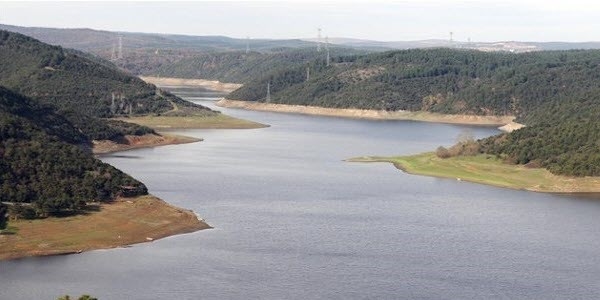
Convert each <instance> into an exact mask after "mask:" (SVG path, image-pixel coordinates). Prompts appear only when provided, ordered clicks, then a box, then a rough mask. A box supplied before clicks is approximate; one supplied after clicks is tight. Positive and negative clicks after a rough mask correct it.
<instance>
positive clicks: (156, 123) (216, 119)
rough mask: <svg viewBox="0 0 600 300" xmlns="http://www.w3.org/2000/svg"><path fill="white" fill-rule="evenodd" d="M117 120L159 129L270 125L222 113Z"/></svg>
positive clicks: (254, 127) (230, 127)
mask: <svg viewBox="0 0 600 300" xmlns="http://www.w3.org/2000/svg"><path fill="white" fill-rule="evenodd" d="M115 120H120V121H123V122H128V123H134V124H138V125H142V126H147V127H150V128H152V129H155V130H158V131H160V130H171V129H257V128H266V127H269V125H267V124H262V123H258V122H254V121H250V120H244V119H238V118H234V117H231V116H228V115H225V114H222V113H219V114H217V115H215V116H208V117H207V116H195V115H190V116H165V115H163V116H141V117H129V118H115ZM161 134H162V133H161Z"/></svg>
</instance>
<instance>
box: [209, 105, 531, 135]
mask: <svg viewBox="0 0 600 300" xmlns="http://www.w3.org/2000/svg"><path fill="white" fill-rule="evenodd" d="M216 104H217V106H220V107H227V108H241V109H248V110H257V111H269V112H282V113H295V114H306V115H318V116H329V117H345V118H355V119H370V120H406V121H421V122H431V123H445V124H460V125H474V126H490V127H492V126H493V127H500V128H499V129H500V130H503V131H506V132H510V131H512V130H515V129H518V128H520V127H519V126H521V127H522V126H523V125H522V124H518V123H514V122H513V120H514V119H515V117H514V116H477V115H449V114H439V113H431V112H424V111H418V112H411V111H393V112H391V111H383V110H368V109H352V108H326V107H317V106H305V105H288V104H275V103H262V102H252V101H242V100H230V99H221V100H219V101H217V103H216ZM509 124H513V125H511V126H506V125H509ZM505 126H506V127H505Z"/></svg>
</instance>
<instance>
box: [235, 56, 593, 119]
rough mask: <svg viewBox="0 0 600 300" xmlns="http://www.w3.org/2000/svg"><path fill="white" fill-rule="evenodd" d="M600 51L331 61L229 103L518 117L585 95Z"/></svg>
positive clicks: (287, 73)
mask: <svg viewBox="0 0 600 300" xmlns="http://www.w3.org/2000/svg"><path fill="white" fill-rule="evenodd" d="M599 63H600V51H597V50H590V51H575V50H573V51H557V52H534V53H526V54H510V53H486V52H479V51H468V50H451V49H431V50H406V51H393V52H385V53H377V54H370V55H363V56H349V57H336V58H334V63H332V64H331V66H329V67H326V66H325V64H324V61H323V59H321V60H318V61H313V62H312V64H311V70H312V75H311V78H310V80H306V76H305V73H306V67H296V68H289V69H285V70H274V71H273V72H270V73H267V74H265V75H264V76H262V77H260V78H256V79H255V80H252V81H250V82H248V83H246V84H245V85H244V86H243V87H242V88H240V89H239V90H237V91H234V92H233V93H232V94H230V95H229V98H231V99H239V100H248V101H264V99H265V95H266V86H267V82H269V81H270V82H271V102H274V103H285V104H302V105H314V106H323V107H334V108H361V109H385V110H392V111H393V110H411V111H418V110H425V111H431V112H440V113H450V114H476V115H518V116H519V117H521V118H524V119H523V120H525V119H526V117H527V116H529V114H530V113H531V112H533V111H535V110H537V109H538V107H539V106H540V105H542V104H547V103H554V102H560V101H562V100H563V99H564V98H570V97H572V96H573V95H580V94H582V93H585V92H586V91H588V90H589V87H590V85H593V84H594V80H597V79H598V78H599V76H600V73H599V72H598V64H599Z"/></svg>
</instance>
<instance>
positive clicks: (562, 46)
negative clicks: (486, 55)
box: [304, 37, 600, 53]
mask: <svg viewBox="0 0 600 300" xmlns="http://www.w3.org/2000/svg"><path fill="white" fill-rule="evenodd" d="M304 40H306V41H311V42H316V41H317V39H312V38H311V39H304ZM329 42H330V43H331V44H334V45H339V46H344V47H355V48H364V49H372V50H377V51H385V50H398V49H420V48H458V49H471V50H479V51H488V52H494V51H505V52H515V53H522V52H531V51H544V50H573V49H585V50H587V49H600V41H589V42H561V41H556V42H528V41H496V42H477V41H472V42H466V41H450V40H443V39H426V40H415V41H375V40H366V39H353V38H335V37H334V38H329Z"/></svg>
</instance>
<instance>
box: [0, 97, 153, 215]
mask: <svg viewBox="0 0 600 300" xmlns="http://www.w3.org/2000/svg"><path fill="white" fill-rule="evenodd" d="M83 141H85V137H84V136H82V135H81V134H80V133H78V130H77V129H76V128H74V127H73V126H72V124H70V123H69V122H68V121H67V120H65V119H64V118H63V117H62V116H60V115H58V114H56V112H55V111H54V110H53V108H52V107H49V106H47V105H44V104H41V103H39V102H38V101H36V100H33V99H28V98H26V97H24V96H21V95H18V94H16V93H14V92H11V91H9V90H7V89H5V88H4V87H0V202H13V203H17V204H19V203H21V204H23V203H31V204H32V206H27V205H25V206H21V205H16V206H12V208H11V213H13V214H17V215H21V216H23V217H34V216H36V215H42V216H43V215H47V214H54V213H60V212H61V211H64V210H70V209H78V208H81V207H82V206H83V205H84V204H85V202H86V201H93V200H99V201H110V200H111V199H113V198H114V197H116V196H117V195H138V194H146V193H147V189H146V187H145V186H144V185H143V184H142V183H140V182H138V181H137V180H135V179H133V178H132V177H130V176H129V175H127V174H124V173H122V172H121V171H119V170H117V169H115V168H113V167H112V166H110V165H108V164H105V163H103V162H101V161H100V160H98V159H96V158H94V157H93V156H92V154H91V153H89V152H87V151H84V150H82V149H81V147H80V146H78V144H80V143H81V142H83ZM0 206H1V205H0ZM0 211H2V208H1V207H0ZM2 217H3V215H2V216H0V219H2ZM1 221H2V220H0V223H1Z"/></svg>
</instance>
